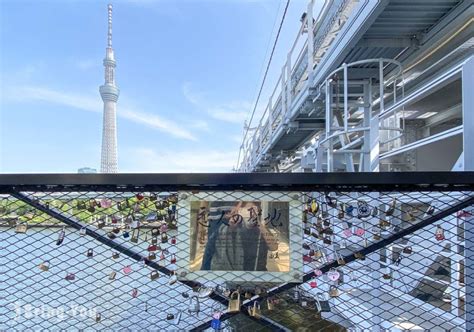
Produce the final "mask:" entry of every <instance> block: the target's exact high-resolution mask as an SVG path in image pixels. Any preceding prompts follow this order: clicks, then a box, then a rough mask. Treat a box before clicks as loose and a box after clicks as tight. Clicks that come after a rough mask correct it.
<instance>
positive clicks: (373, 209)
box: [372, 206, 379, 217]
mask: <svg viewBox="0 0 474 332" xmlns="http://www.w3.org/2000/svg"><path fill="white" fill-rule="evenodd" d="M378 214H379V208H378V207H376V206H374V207H373V208H372V217H376V216H377V215H378Z"/></svg>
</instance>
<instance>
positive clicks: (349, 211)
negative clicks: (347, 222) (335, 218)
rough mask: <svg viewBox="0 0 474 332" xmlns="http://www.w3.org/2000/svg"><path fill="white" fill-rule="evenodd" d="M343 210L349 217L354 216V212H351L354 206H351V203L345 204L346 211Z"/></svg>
mask: <svg viewBox="0 0 474 332" xmlns="http://www.w3.org/2000/svg"><path fill="white" fill-rule="evenodd" d="M345 212H346V214H347V215H348V216H349V217H353V216H354V214H353V212H354V207H353V206H352V205H350V204H347V205H346V211H345Z"/></svg>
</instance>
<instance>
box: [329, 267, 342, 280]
mask: <svg viewBox="0 0 474 332" xmlns="http://www.w3.org/2000/svg"><path fill="white" fill-rule="evenodd" d="M327 276H328V278H329V280H331V281H337V280H339V278H340V276H341V274H340V273H339V272H338V271H337V270H336V269H334V268H332V269H331V270H329V272H328V273H327Z"/></svg>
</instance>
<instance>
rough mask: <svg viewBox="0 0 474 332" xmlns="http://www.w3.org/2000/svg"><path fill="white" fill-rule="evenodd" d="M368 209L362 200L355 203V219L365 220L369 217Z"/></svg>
mask: <svg viewBox="0 0 474 332" xmlns="http://www.w3.org/2000/svg"><path fill="white" fill-rule="evenodd" d="M370 213H371V211H370V207H369V204H367V202H366V201H364V200H358V201H357V217H358V218H367V217H369V216H370Z"/></svg>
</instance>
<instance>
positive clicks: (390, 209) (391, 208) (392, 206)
mask: <svg viewBox="0 0 474 332" xmlns="http://www.w3.org/2000/svg"><path fill="white" fill-rule="evenodd" d="M396 205H397V200H396V199H395V198H393V199H392V202H391V203H390V205H389V206H388V209H387V211H385V215H387V216H391V215H392V214H393V212H395V207H396Z"/></svg>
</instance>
